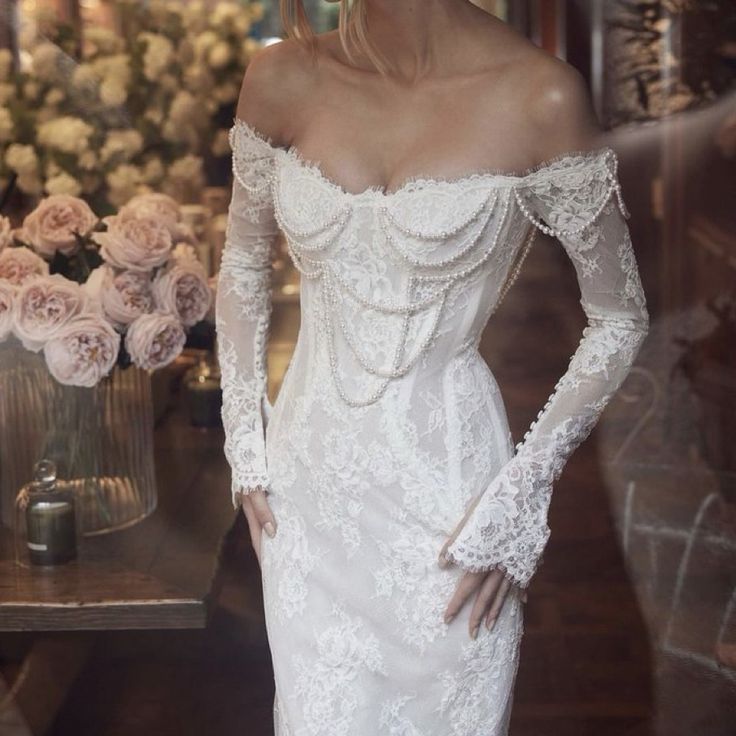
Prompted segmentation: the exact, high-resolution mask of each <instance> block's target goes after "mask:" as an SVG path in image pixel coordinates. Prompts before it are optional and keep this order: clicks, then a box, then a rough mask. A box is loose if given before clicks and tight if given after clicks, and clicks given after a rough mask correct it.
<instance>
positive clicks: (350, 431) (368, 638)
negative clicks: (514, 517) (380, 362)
mask: <svg viewBox="0 0 736 736" xmlns="http://www.w3.org/2000/svg"><path fill="white" fill-rule="evenodd" d="M468 371H470V372H471V373H473V375H469V376H464V374H465V373H466V372H468ZM478 371H480V373H479V374H478ZM461 374H462V375H461ZM446 378H447V379H448V381H445V379H446ZM439 379H440V380H439V381H435V385H436V388H437V391H438V397H439V398H440V399H441V402H440V403H442V402H444V403H445V406H442V407H440V408H439V409H437V407H435V409H436V410H437V411H439V412H440V414H441V416H442V417H445V420H441V419H440V418H439V417H437V418H436V419H435V420H434V423H433V422H432V420H428V419H427V415H426V414H423V415H422V416H421V418H420V417H419V415H418V414H417V408H418V406H419V404H418V403H417V401H416V398H417V396H419V395H423V396H424V400H423V402H422V403H427V394H426V391H419V392H418V391H417V390H412V391H410V392H409V391H405V394H404V395H403V397H402V394H401V391H402V388H401V386H400V385H397V387H396V388H395V389H392V391H390V392H389V393H387V395H386V396H385V397H384V398H383V399H382V401H381V402H380V404H377V405H375V406H372V407H369V408H368V409H363V410H359V411H355V412H346V411H345V409H344V406H342V407H341V406H340V405H339V403H338V402H337V401H333V398H334V397H333V398H331V397H330V395H329V393H326V392H322V393H321V394H320V395H317V394H313V395H312V394H310V393H309V392H306V393H303V392H301V391H300V392H296V391H293V386H292V385H291V384H290V382H289V380H288V375H287V380H286V381H285V383H284V386H283V387H282V390H281V393H280V394H279V398H278V400H277V402H276V405H275V407H274V411H273V415H272V417H271V419H270V421H269V424H268V427H267V433H266V434H267V450H268V464H269V474H270V477H271V487H272V492H271V493H270V495H269V503H270V505H271V508H272V510H273V513H274V516H275V517H276V521H277V526H278V528H277V533H276V536H275V537H273V538H270V537H268V536H267V535H266V534H265V533H264V534H263V535H262V542H261V572H262V581H263V592H264V607H265V614H266V625H267V633H268V639H269V644H270V649H271V654H272V661H273V667H274V673H275V685H276V699H275V702H274V719H275V723H276V734H277V736H377V735H378V734H381V735H383V734H385V735H386V736H391V735H395V736H430V735H431V736H503V735H504V734H506V733H507V729H508V721H509V717H510V712H511V704H512V699H513V685H514V681H515V677H516V672H517V667H518V660H519V648H520V642H521V638H522V632H523V603H522V602H521V599H520V594H519V592H518V591H517V589H516V588H512V589H511V590H510V592H509V594H508V596H507V598H506V600H505V602H504V605H503V608H502V609H501V612H500V615H499V617H498V619H497V621H496V623H495V626H494V627H493V629H492V630H491V631H489V630H488V629H487V628H486V627H485V624H482V625H481V627H480V629H479V631H478V636H477V638H476V639H475V640H474V639H471V638H470V635H469V630H468V629H469V626H468V621H469V618H470V612H471V608H472V600H473V599H472V598H471V600H470V601H468V602H467V603H466V605H465V606H464V607H463V609H462V610H461V612H460V613H459V614H458V615H457V617H456V618H455V619H454V620H453V621H451V622H450V623H449V624H445V622H444V620H443V615H444V611H445V609H446V607H447V604H448V603H449V601H450V598H451V597H452V594H453V592H454V590H455V588H456V586H457V583H458V581H459V580H460V578H461V577H462V575H463V570H461V569H460V568H458V567H456V566H450V567H449V568H447V569H444V570H443V569H442V568H440V567H439V566H438V564H437V557H438V554H439V550H440V549H441V547H442V545H443V543H444V542H445V540H446V539H447V536H448V534H449V533H451V531H452V529H453V528H454V525H455V523H457V521H459V519H460V518H461V517H462V512H463V509H464V508H465V505H466V504H467V503H468V500H469V497H470V496H471V495H472V493H473V492H475V491H476V490H477V489H478V487H479V486H480V485H481V482H480V481H479V482H478V483H477V484H476V486H474V487H473V488H468V487H467V485H466V484H464V483H463V482H462V480H463V476H462V473H461V474H460V476H459V482H457V483H454V482H453V480H452V478H451V477H450V475H451V474H448V468H451V467H453V465H454V466H455V467H456V469H460V468H461V466H463V464H464V466H465V467H467V466H468V459H469V457H470V460H475V461H476V464H475V465H473V467H475V468H476V469H477V467H482V468H483V476H484V477H483V478H482V481H483V482H485V481H487V480H488V479H489V477H490V475H492V474H493V473H494V472H496V471H497V468H498V467H500V465H501V464H502V463H503V462H504V461H505V460H506V458H507V457H508V454H509V453H510V452H511V451H512V444H511V439H510V434H509V432H508V424H507V422H506V414H505V411H504V409H503V403H502V402H501V401H500V395H499V394H498V391H497V387H496V386H495V381H494V380H493V377H492V376H491V375H490V371H489V370H488V368H487V366H486V365H485V363H483V365H482V366H478V365H470V366H469V365H468V363H467V361H465V362H464V363H463V365H462V366H452V365H450V366H448V367H447V369H446V371H445V375H444V376H440V377H439ZM449 379H451V380H449ZM464 379H467V380H465V384H466V385H467V386H469V388H468V391H467V392H466V395H464V396H463V399H462V400H463V401H464V400H466V399H467V400H468V401H469V405H470V404H474V406H475V409H476V410H477V409H478V407H479V406H480V411H478V412H477V420H472V417H473V416H474V414H473V412H471V411H470V409H469V408H468V407H462V406H460V401H461V399H460V393H459V392H458V391H459V389H462V386H463V380H464ZM443 385H444V386H447V385H451V386H452V389H453V392H454V398H452V399H450V398H449V397H448V396H447V394H446V393H443V389H442V386H443ZM415 389H416V387H415ZM478 391H480V392H481V394H480V395H478V394H477V392H478ZM409 395H411V397H412V398H411V399H407V397H408V396H409ZM479 399H482V401H481V402H479ZM407 401H408V402H409V403H407ZM448 402H449V403H451V404H453V406H448V405H447V404H448ZM428 403H429V404H430V405H431V404H433V403H434V401H433V400H432V399H429V400H428ZM412 406H413V407H414V408H413V410H412ZM458 412H459V413H458ZM453 414H454V415H456V416H462V417H463V420H464V422H465V427H464V429H462V430H458V431H456V432H453V433H452V436H453V437H455V438H456V440H457V443H458V444H457V446H452V443H450V444H448V442H447V436H448V435H447V431H446V430H447V426H446V419H447V417H449V416H451V415H453ZM473 421H475V422H476V423H475V424H473ZM428 422H429V423H428ZM483 423H485V425H484V427H482V426H481V425H482V424H483ZM434 424H437V425H438V426H437V427H435V426H434ZM430 428H431V429H432V431H430ZM434 429H436V430H437V432H436V436H437V437H440V436H443V437H444V439H443V440H442V441H441V442H439V441H435V440H436V437H434V438H433V437H432V434H433V430H434ZM440 430H442V431H440ZM468 433H471V434H478V433H479V434H481V435H482V436H481V437H477V438H476V439H477V440H478V443H477V447H478V450H477V452H480V449H479V448H480V447H481V446H482V443H485V444H484V445H483V453H484V457H483V458H478V457H475V455H474V452H476V451H474V450H473V447H472V446H473V442H471V443H470V445H471V446H470V448H469V446H468V441H467V437H466V435H467V434H468ZM463 438H465V439H463ZM489 443H490V444H489ZM468 453H470V456H469V457H468ZM488 458H490V461H489V460H488ZM471 465H472V463H471ZM467 477H468V475H467V473H466V475H465V478H466V480H467ZM458 489H461V490H458Z"/></svg>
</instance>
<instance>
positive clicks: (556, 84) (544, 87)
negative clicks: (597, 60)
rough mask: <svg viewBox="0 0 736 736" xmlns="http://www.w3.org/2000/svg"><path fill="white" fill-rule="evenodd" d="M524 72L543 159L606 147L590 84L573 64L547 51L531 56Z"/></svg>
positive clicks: (534, 128) (531, 118)
mask: <svg viewBox="0 0 736 736" xmlns="http://www.w3.org/2000/svg"><path fill="white" fill-rule="evenodd" d="M525 66H526V69H522V70H521V71H523V72H524V75H523V76H524V78H525V82H524V84H523V87H522V89H523V90H524V97H525V103H526V104H525V106H526V110H527V111H528V116H529V123H530V125H531V126H532V128H533V131H534V134H535V138H536V140H537V141H539V151H537V155H538V157H539V158H540V159H541V160H545V159H549V158H553V157H555V156H558V155H561V154H564V153H568V152H572V151H584V150H592V149H595V148H597V147H599V146H601V145H603V131H602V130H601V127H600V124H599V121H598V118H597V115H596V113H595V110H594V107H593V102H592V99H591V94H590V91H589V89H588V84H587V82H586V80H585V78H584V77H583V75H582V74H581V73H580V72H579V71H578V70H577V69H576V68H575V67H573V66H572V65H571V64H568V63H567V62H565V61H562V60H561V59H558V58H556V57H554V56H552V55H551V54H548V53H546V52H544V51H541V50H537V52H535V53H534V54H532V55H530V57H529V60H528V62H527V64H526V65H525Z"/></svg>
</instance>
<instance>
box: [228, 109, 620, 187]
mask: <svg viewBox="0 0 736 736" xmlns="http://www.w3.org/2000/svg"><path fill="white" fill-rule="evenodd" d="M232 129H235V130H242V131H244V132H245V133H246V135H248V136H249V137H251V138H252V139H254V140H257V141H259V142H261V143H262V144H264V145H265V146H267V147H268V148H269V149H270V150H271V152H273V153H275V154H276V153H278V154H281V155H284V156H287V157H288V158H290V159H291V160H293V161H295V162H296V163H297V164H299V165H300V166H301V167H303V168H305V169H308V170H310V171H312V173H313V174H315V175H316V176H318V177H319V178H320V179H321V180H322V181H323V182H324V183H325V184H327V185H329V186H330V187H332V188H333V189H334V190H336V191H337V192H338V193H339V194H341V195H342V196H344V197H363V196H366V195H373V196H376V195H377V196H380V197H383V198H385V199H390V198H392V197H396V196H398V195H400V194H402V193H404V192H405V191H407V190H408V189H410V188H411V187H412V186H414V185H417V184H433V185H442V184H447V185H453V184H465V183H471V182H475V181H483V180H487V179H502V180H504V179H507V180H512V181H513V182H515V184H514V186H523V185H528V180H529V179H532V178H533V177H540V176H541V177H542V178H543V177H544V176H549V175H554V174H556V173H559V170H560V167H559V165H560V164H562V163H568V162H570V163H571V165H572V166H574V165H578V164H584V163H588V162H591V161H597V160H599V159H603V160H605V159H610V160H612V161H613V162H614V168H617V167H618V156H617V154H616V152H615V151H614V149H613V148H611V147H610V146H599V147H597V148H591V149H587V150H583V149H579V150H573V151H566V152H564V153H561V154H559V155H557V156H553V157H551V158H548V159H546V160H544V161H541V162H539V163H538V164H535V165H534V166H530V167H529V168H528V169H524V170H520V171H504V170H503V169H493V168H481V169H476V170H474V171H470V172H468V173H466V174H460V175H458V176H456V177H449V176H448V177H433V176H429V175H427V174H414V175H412V176H408V177H406V178H405V179H403V180H402V181H401V183H400V184H399V186H398V187H397V188H395V189H393V190H392V191H390V192H389V191H386V189H385V187H382V186H381V185H379V184H374V185H371V186H368V187H366V188H365V189H363V190H361V191H359V192H351V191H348V190H347V189H345V187H343V186H342V185H341V184H339V183H338V182H336V181H335V180H334V179H333V178H332V177H330V176H328V175H327V174H326V173H325V172H324V169H323V168H322V162H321V161H319V160H317V159H309V158H306V157H305V156H304V155H303V154H302V153H301V152H300V151H299V149H298V147H297V146H295V145H294V144H292V145H289V146H286V147H284V146H277V145H276V144H275V143H274V142H273V139H272V137H271V136H269V135H266V134H265V133H262V132H261V131H259V130H257V129H256V128H254V127H253V126H252V125H251V124H250V123H248V122H246V121H245V120H243V119H242V118H237V117H236V118H234V121H233V128H232ZM232 129H231V130H232Z"/></svg>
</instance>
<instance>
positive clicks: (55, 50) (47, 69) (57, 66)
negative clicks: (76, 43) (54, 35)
mask: <svg viewBox="0 0 736 736" xmlns="http://www.w3.org/2000/svg"><path fill="white" fill-rule="evenodd" d="M62 60H63V52H62V51H61V49H60V48H59V47H58V46H56V45H55V44H53V43H51V42H50V41H44V42H42V43H39V44H38V45H37V46H36V47H35V48H34V49H33V54H32V62H31V63H32V65H33V73H34V75H35V77H36V78H37V79H39V80H41V81H42V82H55V81H57V79H58V78H59V76H60V72H61V64H62Z"/></svg>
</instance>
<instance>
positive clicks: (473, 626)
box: [468, 570, 502, 639]
mask: <svg viewBox="0 0 736 736" xmlns="http://www.w3.org/2000/svg"><path fill="white" fill-rule="evenodd" d="M501 578H502V575H501V573H500V572H499V571H498V570H492V571H491V572H489V573H487V574H486V578H485V580H484V581H483V583H482V584H481V586H480V588H479V589H478V595H477V596H476V597H475V603H474V604H473V608H472V610H471V611H470V619H469V621H468V627H469V631H470V636H471V637H472V638H473V639H475V637H476V636H478V629H479V628H480V623H481V621H482V620H483V616H484V614H485V612H486V610H487V609H488V607H489V606H490V605H491V603H493V602H494V596H495V597H496V599H497V595H496V591H497V590H499V587H500V586H501V585H502V580H501Z"/></svg>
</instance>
